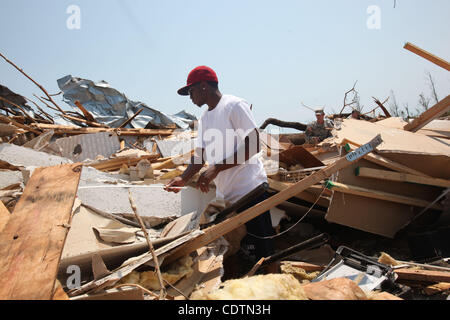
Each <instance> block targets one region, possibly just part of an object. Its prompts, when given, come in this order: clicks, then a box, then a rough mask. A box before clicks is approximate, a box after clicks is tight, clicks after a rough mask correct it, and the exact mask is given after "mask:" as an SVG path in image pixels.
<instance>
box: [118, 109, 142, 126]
mask: <svg viewBox="0 0 450 320" xmlns="http://www.w3.org/2000/svg"><path fill="white" fill-rule="evenodd" d="M142 111H144V108H141V109H139V110H138V112H136V113H135V114H134V115H133V116H132V117H131V118H130V119H127V120H125V121H124V122H123V123H122V124H121V125H120V126H119V127H118V128H119V129H120V128H123V127H125V126H126V125H127V124H129V123H130V122H131V121H133V119H134V118H136V117H137V116H138V115H139V114H140V113H141V112H142Z"/></svg>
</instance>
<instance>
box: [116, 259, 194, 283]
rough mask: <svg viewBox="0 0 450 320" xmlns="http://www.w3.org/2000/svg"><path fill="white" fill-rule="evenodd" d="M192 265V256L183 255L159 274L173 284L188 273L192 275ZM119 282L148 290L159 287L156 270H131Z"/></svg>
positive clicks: (187, 275)
mask: <svg viewBox="0 0 450 320" xmlns="http://www.w3.org/2000/svg"><path fill="white" fill-rule="evenodd" d="M192 265H193V261H192V258H191V257H190V256H185V257H183V258H181V259H179V260H178V261H176V262H174V263H172V264H170V265H169V266H168V268H167V270H165V271H163V270H162V272H161V276H162V278H163V279H164V280H166V281H167V282H169V283H170V284H174V283H176V282H177V281H178V280H180V279H181V278H183V277H184V276H186V277H189V276H190V275H192V273H193V272H194V270H193V269H192ZM119 283H120V284H125V283H130V284H139V285H141V286H143V287H144V288H146V289H149V290H159V289H161V287H160V285H159V280H158V275H157V274H156V271H144V272H137V271H133V272H131V273H130V274H129V275H127V276H125V277H123V278H122V279H121V280H120V282H119Z"/></svg>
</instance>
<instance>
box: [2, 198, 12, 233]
mask: <svg viewBox="0 0 450 320" xmlns="http://www.w3.org/2000/svg"><path fill="white" fill-rule="evenodd" d="M10 218H11V213H10V212H9V210H8V209H7V208H6V207H5V205H4V204H3V202H1V201H0V232H2V231H3V228H4V227H5V226H6V224H7V223H8V221H9V219H10Z"/></svg>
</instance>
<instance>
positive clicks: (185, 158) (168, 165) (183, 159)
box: [152, 150, 194, 170]
mask: <svg viewBox="0 0 450 320" xmlns="http://www.w3.org/2000/svg"><path fill="white" fill-rule="evenodd" d="M193 154H194V150H191V151H189V152H187V153H185V154H181V155H178V156H174V157H170V158H169V159H168V160H166V161H164V162H161V163H157V164H153V165H152V168H153V170H162V169H172V168H176V167H178V166H180V165H183V164H185V163H187V162H189V161H190V160H191V157H192V156H193Z"/></svg>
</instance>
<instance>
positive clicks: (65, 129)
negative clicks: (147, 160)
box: [31, 123, 174, 136]
mask: <svg viewBox="0 0 450 320" xmlns="http://www.w3.org/2000/svg"><path fill="white" fill-rule="evenodd" d="M31 127H32V128H37V129H43V130H52V129H53V130H54V131H55V134H73V135H76V134H87V133H98V132H111V133H112V132H114V133H116V134H117V135H119V136H120V135H122V136H157V135H160V136H170V135H171V134H172V133H173V131H174V130H173V129H140V128H136V129H124V128H122V129H118V128H79V127H73V126H64V125H55V124H44V123H33V124H32V125H31Z"/></svg>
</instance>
